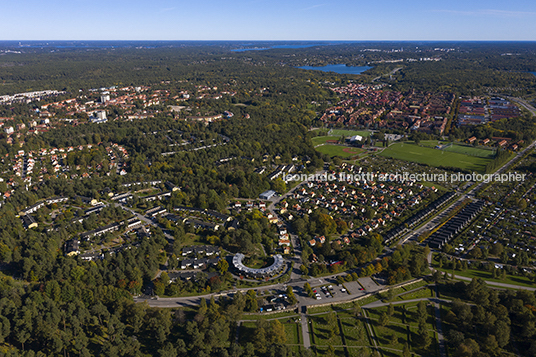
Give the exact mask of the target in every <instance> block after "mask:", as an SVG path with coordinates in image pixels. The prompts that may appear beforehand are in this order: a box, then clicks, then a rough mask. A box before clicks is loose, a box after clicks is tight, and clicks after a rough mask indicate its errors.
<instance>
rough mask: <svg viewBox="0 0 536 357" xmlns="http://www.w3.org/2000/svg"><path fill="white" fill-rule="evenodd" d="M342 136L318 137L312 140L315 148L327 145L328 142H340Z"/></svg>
mask: <svg viewBox="0 0 536 357" xmlns="http://www.w3.org/2000/svg"><path fill="white" fill-rule="evenodd" d="M340 138H341V137H340V136H316V137H314V138H312V139H311V141H312V142H313V145H314V146H317V145H320V144H325V143H326V142H327V141H328V140H339V139H340Z"/></svg>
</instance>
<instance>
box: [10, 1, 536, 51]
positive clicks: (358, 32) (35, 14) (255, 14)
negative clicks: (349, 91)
mask: <svg viewBox="0 0 536 357" xmlns="http://www.w3.org/2000/svg"><path fill="white" fill-rule="evenodd" d="M0 40H16V41H23V40H50V41H52V40H86V41H87V40H179V41H180V40H238V41H244V40H246V41H248V40H249V41H253V40H312V41H314V40H332V41H334V40H339V41H366V40H406V41H410V40H423V41H428V40H429V41H434V40H470V41H474V40H485V41H488V40H491V41H502V40H520V41H535V40H536V1H534V0H509V1H496V0H465V1H460V0H450V1H445V0H376V1H370V0H368V1H362V0H340V1H330V0H286V1H285V0H225V1H223V0H221V1H220V0H188V1H185V0H152V1H146V0H144V1H142V0H92V1H85V0H16V1H12V0H0Z"/></svg>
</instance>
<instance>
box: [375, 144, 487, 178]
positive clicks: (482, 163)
mask: <svg viewBox="0 0 536 357" xmlns="http://www.w3.org/2000/svg"><path fill="white" fill-rule="evenodd" d="M452 147H454V149H453V151H448V150H439V149H434V148H430V147H423V146H419V145H416V144H414V143H413V142H405V143H396V144H393V145H390V146H389V147H388V148H386V149H385V150H383V151H382V152H381V153H380V154H379V155H381V156H385V157H392V158H394V159H400V160H406V161H412V162H417V163H420V164H426V165H430V166H447V167H457V168H460V169H465V170H470V171H476V172H484V170H485V168H486V165H487V164H488V163H489V162H490V161H491V158H483V157H478V156H470V155H465V154H461V153H458V152H455V151H454V150H457V148H455V145H453V146H452ZM468 149H473V148H468ZM475 149H476V148H475ZM480 150H484V149H480Z"/></svg>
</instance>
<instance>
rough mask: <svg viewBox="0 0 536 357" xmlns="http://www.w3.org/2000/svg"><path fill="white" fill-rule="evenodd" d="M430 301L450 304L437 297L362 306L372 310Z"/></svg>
mask: <svg viewBox="0 0 536 357" xmlns="http://www.w3.org/2000/svg"><path fill="white" fill-rule="evenodd" d="M423 300H426V301H431V302H434V303H440V302H452V300H448V299H442V298H437V297H431V298H418V299H410V300H401V301H393V302H381V301H380V300H378V301H374V302H371V303H370V304H367V305H363V306H362V308H363V309H374V308H376V307H382V306H389V305H403V304H410V303H412V302H419V301H423Z"/></svg>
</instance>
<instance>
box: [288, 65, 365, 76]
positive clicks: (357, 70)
mask: <svg viewBox="0 0 536 357" xmlns="http://www.w3.org/2000/svg"><path fill="white" fill-rule="evenodd" d="M298 68H301V69H307V70H312V71H322V72H335V73H340V74H361V73H363V72H365V71H366V70H369V69H371V68H372V67H369V66H362V67H352V66H347V65H345V64H329V65H327V66H323V67H311V66H303V67H298Z"/></svg>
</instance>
